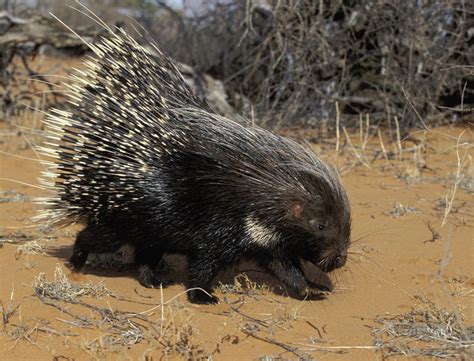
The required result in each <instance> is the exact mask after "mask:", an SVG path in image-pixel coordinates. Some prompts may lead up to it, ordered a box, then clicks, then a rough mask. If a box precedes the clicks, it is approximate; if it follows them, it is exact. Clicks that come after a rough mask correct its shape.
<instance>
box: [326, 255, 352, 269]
mask: <svg viewBox="0 0 474 361" xmlns="http://www.w3.org/2000/svg"><path fill="white" fill-rule="evenodd" d="M346 261H347V255H345V254H339V255H337V256H336V257H334V258H333V259H332V260H331V261H330V262H329V263H328V265H327V266H326V267H325V269H324V271H325V272H331V271H334V270H335V269H337V268H341V267H342V266H344V265H345V264H346Z"/></svg>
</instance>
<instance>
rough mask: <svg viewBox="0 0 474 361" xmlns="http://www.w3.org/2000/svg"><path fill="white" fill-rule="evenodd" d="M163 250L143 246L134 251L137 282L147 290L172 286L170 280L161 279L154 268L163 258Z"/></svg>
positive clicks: (156, 247)
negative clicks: (137, 273)
mask: <svg viewBox="0 0 474 361" xmlns="http://www.w3.org/2000/svg"><path fill="white" fill-rule="evenodd" d="M163 253H164V252H163V250H161V249H160V248H159V247H158V246H156V245H152V246H144V247H140V248H138V249H137V250H136V251H135V263H136V265H137V266H138V272H139V275H138V281H139V282H140V284H141V285H142V286H144V287H147V288H154V287H159V286H161V287H166V286H169V285H170V284H172V283H173V282H172V281H170V280H166V279H162V278H161V277H160V275H159V272H158V271H157V270H156V266H157V265H158V263H160V260H161V258H162V257H163Z"/></svg>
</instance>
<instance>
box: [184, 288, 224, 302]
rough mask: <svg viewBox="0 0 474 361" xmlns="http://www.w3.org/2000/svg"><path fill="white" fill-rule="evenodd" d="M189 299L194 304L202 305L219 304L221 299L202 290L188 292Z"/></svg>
mask: <svg viewBox="0 0 474 361" xmlns="http://www.w3.org/2000/svg"><path fill="white" fill-rule="evenodd" d="M188 299H189V301H191V302H192V303H198V304H201V305H214V304H216V303H219V298H217V297H216V296H214V295H212V294H211V293H210V292H207V293H206V292H203V291H202V290H190V291H188Z"/></svg>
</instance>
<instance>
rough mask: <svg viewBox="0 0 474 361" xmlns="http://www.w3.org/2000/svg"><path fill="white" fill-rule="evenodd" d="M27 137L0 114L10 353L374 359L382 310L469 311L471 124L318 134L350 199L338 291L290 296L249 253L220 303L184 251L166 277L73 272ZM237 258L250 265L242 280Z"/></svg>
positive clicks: (0, 341) (1, 228) (0, 259)
mask: <svg viewBox="0 0 474 361" xmlns="http://www.w3.org/2000/svg"><path fill="white" fill-rule="evenodd" d="M25 116H26V115H25ZM20 120H21V118H20ZM462 132H464V133H462ZM460 135H461V137H460V138H459V144H461V146H460V147H456V144H457V143H458V141H457V139H458V137H459V136H460ZM28 138H29V141H28V142H30V141H35V142H36V141H39V140H40V139H39V138H40V137H38V136H36V137H33V136H29V137H28ZM28 138H25V137H24V136H22V135H20V134H19V128H17V127H12V126H9V125H6V124H5V123H2V124H0V142H1V144H0V150H1V151H2V153H1V154H0V169H1V178H2V180H1V181H0V192H1V193H0V199H1V203H0V239H1V243H0V247H1V248H0V264H1V273H0V286H1V287H0V300H1V302H2V305H3V312H2V314H3V323H2V325H0V327H1V328H2V332H1V333H0V359H1V360H16V359H34V360H51V359H53V360H89V359H107V360H109V359H110V360H114V359H120V360H122V359H133V360H136V359H137V360H138V359H140V360H143V359H144V360H157V359H162V358H163V359H199V358H203V359H206V358H208V357H212V359H215V360H236V359H240V360H254V359H264V360H276V359H297V358H306V359H311V358H314V359H318V360H379V359H381V358H382V356H383V352H384V351H385V352H387V349H385V350H381V349H379V348H377V347H375V346H374V335H373V331H374V328H376V327H380V324H378V323H377V322H376V319H377V317H383V316H389V315H402V314H405V313H407V312H410V311H411V310H412V309H413V308H414V307H419V306H420V305H421V306H423V302H424V305H425V306H426V300H430V301H431V302H433V304H434V305H436V307H442V308H443V309H445V310H448V311H450V312H453V313H454V314H456V315H459V316H462V317H463V318H464V321H463V322H464V325H466V327H467V326H469V325H473V321H474V314H473V309H474V308H473V306H474V304H473V301H474V262H472V260H473V255H474V243H473V234H474V232H473V227H474V217H473V216H474V209H473V194H474V193H473V192H474V189H473V182H474V180H473V179H474V165H473V163H472V158H471V156H472V153H471V154H469V149H470V148H469V147H468V146H465V145H464V146H463V144H464V143H466V142H467V143H470V144H471V146H472V144H473V137H472V133H471V130H470V129H466V128H462V127H452V128H447V127H445V128H438V129H432V130H430V131H429V132H415V133H414V134H413V136H412V137H411V138H410V140H406V141H403V142H402V143H401V146H402V149H403V152H402V154H401V156H400V154H399V151H398V150H397V149H399V148H398V144H397V142H389V141H388V140H385V141H384V142H385V144H384V145H385V148H386V150H387V154H386V155H387V159H385V157H384V154H383V152H382V153H381V152H380V150H381V147H380V144H379V140H378V137H377V133H375V134H374V135H373V136H371V137H370V138H369V141H368V142H367V143H366V145H365V146H363V137H362V142H361V141H360V138H359V135H358V134H354V136H353V137H352V136H351V139H352V143H353V147H354V148H352V146H351V145H350V144H347V142H346V141H345V140H343V139H341V154H340V155H339V156H338V157H337V159H336V157H335V151H334V149H335V146H334V144H335V140H328V141H327V142H325V143H324V145H318V144H315V149H316V150H319V151H321V152H322V154H323V155H324V156H325V157H326V158H327V159H328V160H329V161H330V162H333V163H336V162H337V163H338V166H339V169H340V170H341V172H342V173H343V182H344V184H345V186H346V187H347V191H348V194H349V198H350V201H351V204H352V210H353V231H352V237H353V240H354V242H353V245H352V246H351V251H352V252H353V253H352V254H351V257H350V259H349V262H348V264H347V265H346V267H344V268H343V269H341V270H339V271H337V272H336V273H335V274H334V275H331V279H332V280H333V282H334V284H335V290H334V292H332V293H331V294H329V295H328V296H327V297H326V298H325V299H322V300H303V301H302V300H297V299H293V298H290V297H288V296H287V295H285V292H284V291H283V290H282V289H281V287H280V286H281V285H280V284H279V283H278V282H276V281H275V280H273V279H271V277H269V276H267V275H265V274H263V273H262V272H260V271H259V270H258V269H257V267H256V266H255V265H252V264H248V263H244V264H241V265H237V266H235V267H231V268H230V269H229V270H228V271H227V272H225V274H223V275H220V276H219V278H218V280H217V282H220V283H222V284H221V285H220V286H219V287H218V290H217V291H216V294H217V295H218V297H219V298H220V300H221V302H220V304H218V305H215V306H212V305H209V306H202V305H194V304H190V303H189V302H188V301H187V299H186V295H185V285H184V283H185V280H186V272H185V259H184V258H183V257H179V256H178V257H176V256H171V257H168V261H169V263H170V264H171V266H172V268H173V270H172V271H171V274H170V276H171V277H172V278H173V280H174V281H175V282H176V283H175V284H174V285H172V286H170V287H168V288H166V289H163V290H160V289H146V288H143V287H141V286H140V285H139V283H138V282H137V281H136V279H135V274H134V272H133V270H127V269H125V270H116V269H100V268H97V266H96V267H88V269H87V270H86V273H85V274H71V272H70V271H69V270H68V268H67V267H66V261H67V258H68V257H69V255H70V254H71V246H72V244H73V242H74V237H75V234H76V232H77V231H78V230H79V229H80V226H79V225H76V226H72V227H67V228H64V229H60V230H47V229H46V230H45V229H41V227H40V228H38V227H36V226H34V225H31V223H30V221H29V220H30V217H32V216H33V215H34V214H35V209H36V206H35V205H34V204H33V203H32V199H33V197H36V196H40V195H42V194H44V191H43V190H41V189H39V188H34V187H31V186H28V185H26V184H33V185H37V184H38V183H37V181H36V177H37V176H38V175H39V172H40V171H41V165H40V164H39V163H38V162H37V161H35V159H36V155H35V153H34V151H33V150H32V148H31V147H30V146H29V145H28V142H27V140H26V139H28ZM31 139H32V140H31ZM413 140H415V141H413ZM457 149H458V151H459V155H460V157H461V163H462V164H461V167H460V168H459V172H458V177H457V178H456V174H457V173H456V171H457V169H458V161H457V153H456V150H457ZM354 150H355V151H354ZM4 152H6V153H8V154H6V153H4ZM466 152H467V153H466ZM376 154H378V156H377V159H376V160H374V155H376ZM14 155H15V156H14ZM21 157H25V158H21ZM26 158H30V159H31V160H29V159H26ZM4 178H9V179H13V180H16V181H18V182H24V183H26V184H22V183H16V182H12V181H7V180H4ZM455 184H457V185H456V188H455V194H454V197H453V199H454V201H453V202H452V208H451V211H450V212H449V214H448V215H447V217H446V219H445V220H444V222H443V219H444V218H445V210H446V197H448V201H449V200H451V196H452V192H453V186H454V185H455ZM242 271H245V272H246V274H247V275H248V279H247V280H246V279H245V277H243V276H240V277H239V278H238V279H237V281H234V277H235V276H237V275H238V274H240V273H241V272H242ZM55 272H56V273H55ZM308 272H315V270H314V269H311V267H309V268H308ZM55 274H56V282H57V283H56V284H52V282H54V280H55ZM61 282H62V283H61ZM34 285H36V288H37V292H38V293H41V292H43V294H44V295H43V297H40V296H39V295H38V294H35V288H34ZM61 285H62V286H63V289H62V290H63V291H64V293H60V291H61V290H60V289H59V288H58V287H59V286H61ZM78 285H79V286H80V285H82V286H81V287H82V290H81V287H79V286H78ZM84 285H85V286H84ZM53 286H55V287H56V291H57V292H58V293H57V294H56V297H64V295H66V294H67V295H69V297H71V295H73V296H74V292H76V295H75V296H74V297H73V298H71V299H69V300H64V298H63V299H62V300H61V299H56V300H55V299H53V298H51V297H52V296H51V295H50V294H49V296H48V293H47V291H48V289H49V288H48V287H53ZM74 286H77V287H76V288H74ZM61 295H62V296H61ZM420 296H422V297H426V299H425V300H424V301H423V299H420V298H419V297H420ZM471 341H472V340H471ZM279 357H280V358H279ZM398 358H400V356H398ZM419 358H420V359H422V356H419Z"/></svg>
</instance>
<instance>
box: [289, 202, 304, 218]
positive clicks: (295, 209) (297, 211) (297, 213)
mask: <svg viewBox="0 0 474 361" xmlns="http://www.w3.org/2000/svg"><path fill="white" fill-rule="evenodd" d="M301 210H302V209H301V203H299V202H296V203H293V205H292V206H291V214H292V216H293V217H295V219H297V220H298V221H300V220H301Z"/></svg>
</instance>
